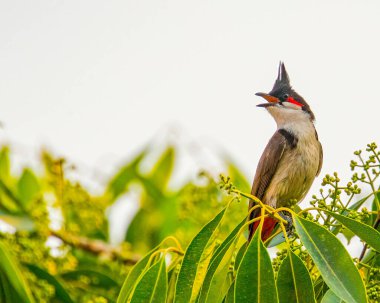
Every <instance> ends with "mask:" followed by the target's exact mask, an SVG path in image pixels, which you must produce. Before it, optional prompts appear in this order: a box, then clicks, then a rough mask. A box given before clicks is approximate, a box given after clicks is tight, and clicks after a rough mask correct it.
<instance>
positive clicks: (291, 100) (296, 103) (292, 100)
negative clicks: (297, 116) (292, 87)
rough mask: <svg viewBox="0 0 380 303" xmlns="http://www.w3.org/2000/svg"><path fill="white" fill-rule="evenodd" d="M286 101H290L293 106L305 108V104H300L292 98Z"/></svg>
mask: <svg viewBox="0 0 380 303" xmlns="http://www.w3.org/2000/svg"><path fill="white" fill-rule="evenodd" d="M286 101H288V102H290V103H293V104H295V105H297V106H300V107H302V106H303V104H301V103H299V102H298V101H296V100H295V99H294V98H292V97H288V99H287V100H286Z"/></svg>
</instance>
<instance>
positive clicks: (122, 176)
mask: <svg viewBox="0 0 380 303" xmlns="http://www.w3.org/2000/svg"><path fill="white" fill-rule="evenodd" d="M146 153H147V149H144V150H143V151H141V152H140V153H139V154H138V155H137V156H136V157H135V158H134V159H133V160H132V161H131V162H130V163H128V164H127V165H125V166H123V167H122V168H121V169H120V170H119V172H118V173H117V174H116V175H115V176H114V177H113V178H112V180H111V181H110V182H109V184H108V192H110V193H111V194H112V196H113V200H115V199H116V198H117V197H118V196H120V195H121V194H122V193H124V192H125V191H126V190H127V189H128V185H129V184H130V183H131V182H132V181H133V180H134V179H135V178H136V176H137V175H138V172H137V170H138V166H139V165H140V163H141V161H142V160H143V159H144V158H145V155H146Z"/></svg>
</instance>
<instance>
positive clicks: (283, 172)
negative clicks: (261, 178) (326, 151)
mask: <svg viewBox="0 0 380 303" xmlns="http://www.w3.org/2000/svg"><path fill="white" fill-rule="evenodd" d="M288 121H289V120H288ZM278 128H284V129H286V130H288V131H290V132H291V133H293V134H294V135H295V136H296V137H297V138H298V144H297V146H296V147H295V148H293V149H287V150H285V152H284V154H283V156H282V158H281V161H280V163H279V165H278V168H277V170H276V173H275V175H274V176H273V178H272V181H271V182H270V184H269V187H268V189H267V190H266V193H265V195H264V198H263V201H264V202H265V203H267V204H269V205H271V206H272V207H280V206H285V205H287V204H288V203H289V200H292V199H295V200H297V202H301V201H302V200H303V199H304V197H305V196H306V194H307V192H308V191H309V189H310V187H311V185H312V183H313V181H314V179H315V176H316V174H317V172H318V167H319V161H320V159H319V157H320V145H319V142H318V139H317V138H316V132H315V128H314V125H313V123H312V122H311V121H310V119H299V120H298V121H294V120H290V122H288V123H283V124H280V125H278Z"/></svg>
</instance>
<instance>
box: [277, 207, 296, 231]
mask: <svg viewBox="0 0 380 303" xmlns="http://www.w3.org/2000/svg"><path fill="white" fill-rule="evenodd" d="M278 214H279V215H280V217H281V218H282V219H284V220H285V221H286V222H288V223H287V224H286V227H285V229H286V233H287V235H288V237H290V236H291V235H292V234H293V219H292V216H291V215H290V214H289V213H288V212H283V211H280V212H279V213H278Z"/></svg>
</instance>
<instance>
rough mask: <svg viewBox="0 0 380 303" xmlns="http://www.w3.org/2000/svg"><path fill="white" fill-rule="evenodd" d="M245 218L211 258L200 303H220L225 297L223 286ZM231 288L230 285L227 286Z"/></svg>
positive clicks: (200, 295)
mask: <svg viewBox="0 0 380 303" xmlns="http://www.w3.org/2000/svg"><path fill="white" fill-rule="evenodd" d="M245 222H246V219H245V218H244V220H243V221H241V222H240V223H239V224H238V225H237V226H236V227H235V228H234V229H233V231H232V232H231V233H230V234H229V235H228V236H227V238H226V239H225V240H224V241H223V242H222V244H221V245H220V246H219V247H218V249H217V250H216V251H215V253H214V254H213V256H212V257H211V261H210V265H209V267H208V269H207V273H206V277H205V279H204V282H203V285H202V289H201V291H200V294H199V299H198V301H199V302H210V301H211V302H219V301H221V299H223V297H224V295H225V294H224V293H223V292H222V291H221V290H222V289H223V284H224V282H225V280H226V278H227V273H228V270H229V267H230V264H231V259H232V257H233V254H234V251H235V246H236V244H237V243H236V236H237V234H238V232H239V230H240V229H241V227H242V226H243V225H244V224H245ZM227 287H229V285H227Z"/></svg>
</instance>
